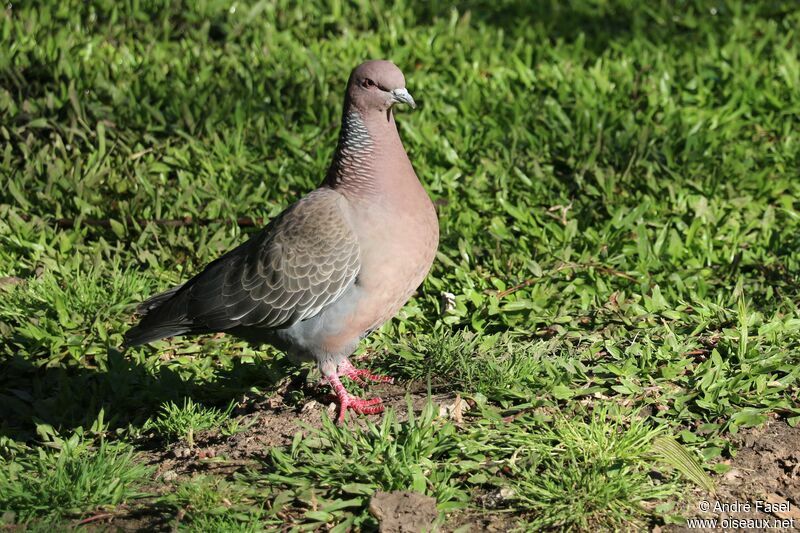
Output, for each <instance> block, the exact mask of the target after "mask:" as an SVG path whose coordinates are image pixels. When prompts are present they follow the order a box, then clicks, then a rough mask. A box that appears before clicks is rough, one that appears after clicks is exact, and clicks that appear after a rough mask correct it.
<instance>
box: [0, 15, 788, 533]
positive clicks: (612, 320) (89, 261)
mask: <svg viewBox="0 0 800 533" xmlns="http://www.w3.org/2000/svg"><path fill="white" fill-rule="evenodd" d="M798 26H800V9H798V7H797V5H796V3H795V2H793V1H789V0H786V1H781V0H774V1H763V2H743V1H736V0H724V1H719V2H715V3H713V5H711V3H708V2H705V1H702V0H683V1H680V2H677V3H675V2H668V1H666V0H664V1H658V2H650V3H647V4H646V5H645V4H643V3H641V2H634V1H632V0H574V1H572V2H569V3H562V2H556V1H551V0H543V1H541V2H536V3H535V4H534V5H532V6H530V5H528V4H527V3H525V2H516V1H512V0H500V1H494V2H485V1H482V0H471V1H469V2H466V3H454V2H421V1H415V0H403V1H401V2H399V3H395V2H392V3H387V2H383V1H382V0H381V1H371V2H367V1H361V0H353V1H347V2H343V1H340V0H332V1H323V0H312V1H310V2H303V3H290V2H286V1H284V0H276V1H274V2H250V1H248V2H235V3H234V2H221V1H217V0H207V1H203V2H198V3H182V2H178V1H176V0H153V1H146V2H137V1H130V2H122V3H120V2H111V1H106V0H96V1H92V2H78V1H74V2H66V3H64V2H40V3H20V2H16V3H12V4H9V6H6V7H4V8H3V10H2V11H0V179H2V182H3V183H4V184H6V186H5V187H2V188H0V277H16V278H19V279H18V280H11V281H12V283H6V282H0V405H2V406H4V407H3V411H2V414H1V415H0V457H2V459H1V460H2V461H4V463H3V466H4V469H3V470H2V471H1V472H0V475H2V476H4V477H3V478H2V483H3V484H4V485H2V486H3V487H7V490H0V494H2V496H0V498H6V499H4V500H0V501H2V503H3V505H2V508H0V511H3V512H5V510H6V509H10V510H11V511H13V513H12V514H6V515H3V512H0V516H3V520H4V521H6V522H26V523H29V524H40V525H41V524H50V523H51V521H54V522H52V523H53V524H60V523H61V522H59V521H65V520H72V519H74V518H76V517H81V516H84V515H88V514H89V513H93V512H95V511H96V509H97V508H98V507H103V506H112V507H113V506H115V505H117V504H119V503H120V502H123V501H128V500H129V499H131V498H134V495H136V494H138V493H139V492H142V491H149V493H150V494H151V496H150V497H149V498H148V499H146V500H138V499H137V500H136V501H137V502H140V503H139V504H137V505H141V506H143V507H144V509H145V514H146V513H147V512H152V513H153V514H154V515H159V514H163V513H167V514H168V515H169V517H168V518H169V520H171V521H172V522H173V523H174V524H176V525H177V526H178V527H181V528H189V529H191V528H195V529H198V530H203V529H206V530H208V529H220V528H224V529H230V528H233V527H234V526H235V527H240V528H243V530H248V528H251V529H254V530H258V529H269V527H270V526H274V525H275V524H279V523H281V522H284V521H285V522H290V523H292V524H294V525H297V526H298V527H309V528H313V527H319V526H320V524H321V523H328V524H329V525H331V526H337V527H339V529H340V530H343V529H346V528H347V527H349V526H358V527H371V526H374V525H375V524H374V518H372V517H371V516H370V515H369V513H368V512H367V500H368V494H369V491H371V490H374V489H376V488H384V489H390V488H391V489H397V488H406V489H409V490H410V489H414V490H419V491H421V492H425V493H427V494H430V495H433V496H435V497H436V498H437V501H438V504H439V509H440V510H441V512H442V516H441V518H440V519H441V520H442V521H446V520H447V519H448V516H451V514H450V513H451V511H452V510H453V509H455V508H456V507H458V508H465V509H466V511H465V512H474V513H478V514H495V515H499V516H502V517H505V518H507V519H508V520H510V521H511V523H512V524H516V525H518V526H520V527H535V528H539V527H549V528H555V529H559V528H570V527H574V528H583V529H594V528H596V527H610V528H626V527H633V526H638V525H642V524H658V523H661V522H664V521H671V520H673V518H674V517H672V513H673V512H674V509H676V508H677V507H675V502H676V501H677V500H678V499H679V498H680V494H681V491H683V490H685V489H686V488H687V486H688V485H687V484H688V483H689V481H688V480H689V479H694V480H695V482H699V481H698V478H697V476H696V475H692V474H691V469H688V470H687V468H683V469H681V467H680V465H681V464H683V463H681V461H680V460H678V459H675V460H673V461H672V463H671V464H667V463H665V462H664V460H663V456H664V455H667V456H669V457H674V456H670V455H669V454H665V453H661V454H659V453H657V450H658V446H655V447H654V444H653V443H654V442H657V439H658V438H659V437H660V438H664V437H670V436H674V437H675V439H676V440H677V441H678V442H679V443H680V445H682V446H683V447H685V448H687V449H688V450H689V451H690V453H691V454H692V457H693V458H694V459H697V460H700V461H702V464H703V466H704V467H705V468H706V469H707V470H722V469H724V465H721V464H717V465H713V461H714V460H715V459H717V458H720V457H725V456H727V455H728V454H730V453H731V449H730V444H729V443H728V441H727V437H728V436H729V435H730V433H732V432H736V431H738V430H739V428H742V427H749V426H753V425H758V424H760V423H762V422H763V421H764V420H766V418H767V417H769V416H776V417H779V418H782V419H785V420H787V421H788V422H789V423H791V424H797V423H799V422H800V408H798V377H800V314H799V313H798V311H797V309H798V303H800V279H798V277H799V276H798V273H799V272H800V237H798V236H799V235H800V201H798V198H800V180H798V179H797V169H798V168H800V138H798V131H800V119H798V117H800V91H798V90H797V88H798V87H800V60H799V59H798V57H800V41H799V40H798V33H797V29H796V28H797V27H798ZM375 57H384V58H389V59H392V60H393V61H394V62H395V63H397V64H398V65H399V66H400V67H401V68H402V69H403V70H404V72H405V74H406V79H407V84H408V89H409V91H410V92H411V93H412V94H413V95H414V98H415V99H416V100H417V102H418V103H419V104H420V105H419V108H418V109H417V110H416V111H414V112H406V111H401V112H399V113H398V125H399V128H400V131H401V136H402V137H403V140H404V144H405V146H406V148H407V151H408V152H409V155H410V157H411V160H412V162H413V163H414V166H415V168H416V170H417V173H418V175H419V176H420V178H421V179H422V181H423V183H424V184H425V186H426V188H427V190H428V191H429V192H430V194H431V196H432V197H433V198H434V200H435V201H436V203H437V208H438V211H439V218H440V223H441V236H442V237H441V245H440V248H439V254H438V257H437V261H436V263H435V265H434V267H433V270H432V272H431V274H430V276H429V277H428V279H427V280H426V281H425V283H424V285H423V286H422V288H421V289H420V291H419V292H418V294H417V295H416V297H415V298H414V299H413V300H412V301H411V302H410V303H409V304H408V305H407V306H406V307H405V308H404V309H403V311H402V312H401V313H400V316H399V317H398V318H397V319H395V320H394V321H392V322H391V323H390V324H388V325H386V326H384V327H383V328H382V329H381V330H380V331H377V332H375V333H374V334H373V335H372V336H371V337H370V338H369V340H367V341H365V342H364V343H362V351H363V352H364V353H367V354H370V355H372V358H371V359H370V361H371V362H370V363H369V364H370V365H371V366H372V367H373V368H375V369H377V370H381V371H384V372H386V373H389V374H391V375H394V376H397V377H399V378H402V379H404V380H411V381H421V382H425V381H426V380H427V379H428V377H431V378H432V380H433V382H434V383H447V384H450V385H451V388H452V390H453V392H458V393H460V394H461V396H462V397H464V398H465V399H466V400H467V401H468V402H470V405H471V406H472V408H471V409H470V410H469V411H468V412H467V413H466V414H465V415H464V421H463V423H457V422H456V421H454V420H449V419H446V418H440V417H438V416H437V411H436V410H435V409H433V410H432V411H429V412H425V413H422V414H420V415H418V416H417V417H416V418H414V419H413V420H412V421H401V420H399V419H398V418H396V417H395V416H394V415H391V414H387V417H386V418H385V419H384V420H383V421H382V422H380V423H377V424H374V425H373V424H368V425H367V427H366V428H364V429H360V430H354V431H353V433H347V432H344V431H342V430H340V429H338V428H335V427H333V426H330V425H326V426H325V427H323V428H322V429H321V430H319V432H317V433H315V436H314V437H313V438H310V439H308V440H300V441H295V443H294V444H293V445H292V446H290V447H287V448H285V449H282V448H273V449H271V450H269V451H268V454H267V456H266V458H265V459H263V458H259V459H258V460H257V462H258V464H257V465H250V466H249V467H248V470H247V471H246V472H245V471H240V472H238V473H236V474H224V475H223V474H217V473H206V477H205V478H203V479H201V480H196V479H187V478H185V477H181V478H180V479H179V480H177V481H176V484H175V485H174V486H172V485H159V487H161V488H162V489H164V490H165V491H166V492H167V493H170V494H171V493H173V492H174V494H175V496H174V498H177V499H172V500H170V499H168V498H167V499H164V498H165V496H157V495H155V492H157V491H156V489H153V484H154V483H158V482H157V481H156V480H154V479H152V476H149V475H145V474H143V473H142V472H143V471H142V470H140V467H139V466H138V465H139V464H141V461H140V460H137V459H136V455H129V450H131V449H137V448H142V449H139V450H138V451H139V452H143V453H145V452H147V451H148V450H146V449H144V444H142V442H143V440H142V439H141V438H140V436H141V435H142V434H143V433H144V432H146V431H148V430H150V429H155V430H157V433H158V434H159V435H160V436H161V437H162V440H163V441H164V442H166V441H169V440H174V439H186V438H188V437H189V435H190V434H191V435H192V436H194V434H195V432H196V431H199V430H200V429H202V428H208V429H214V428H216V429H217V430H219V429H220V428H221V429H223V430H224V429H225V428H228V429H229V431H228V433H232V432H234V431H236V426H235V424H237V423H238V422H237V419H233V418H232V415H231V413H230V412H227V411H225V409H226V407H227V406H229V405H232V403H231V402H233V401H239V400H241V399H242V398H243V397H245V396H246V397H248V398H263V397H265V396H268V395H270V394H271V393H272V392H273V391H274V390H275V388H276V387H277V386H278V384H279V382H280V380H281V379H283V378H284V377H285V376H286V375H287V374H292V375H295V374H296V373H297V372H299V371H298V370H297V369H295V368H294V367H292V366H291V365H290V364H288V363H287V362H286V360H285V358H283V356H281V355H280V354H277V353H276V352H275V351H274V350H272V349H263V350H262V349H258V348H256V347H251V346H247V345H246V344H244V343H241V342H237V341H236V340H234V339H231V338H228V337H223V338H210V337H203V338H193V339H182V340H174V341H160V342H158V343H156V344H155V345H154V347H141V348H136V349H134V350H129V351H128V352H126V353H124V354H123V353H121V352H120V351H119V345H120V344H121V341H122V334H123V333H124V331H125V330H126V328H127V327H129V326H130V324H131V314H132V310H133V306H132V304H133V303H135V302H137V301H139V300H141V299H143V298H145V297H147V296H149V295H150V294H152V293H154V292H156V291H158V290H160V289H164V288H166V287H168V286H170V285H171V284H174V283H177V282H179V281H181V280H185V279H187V278H188V277H189V276H190V275H191V274H193V273H195V272H197V271H198V269H200V268H201V267H202V266H203V265H204V264H206V263H207V262H209V261H210V260H212V259H213V258H215V257H216V256H217V255H219V254H220V253H222V252H224V251H226V250H228V249H230V248H232V247H233V246H235V245H236V244H238V243H240V242H242V241H243V240H244V239H245V238H246V236H247V235H246V234H247V233H249V232H250V231H252V229H251V228H249V227H239V226H238V225H237V224H235V223H234V222H235V221H236V220H237V219H238V218H240V217H251V218H253V219H258V220H267V219H269V218H270V217H272V216H274V215H276V214H277V213H279V212H280V211H281V210H282V209H283V208H284V207H285V206H286V205H288V204H289V203H291V202H293V201H295V200H296V199H297V198H299V197H300V196H301V195H302V194H304V193H305V192H307V191H309V190H311V189H312V188H313V187H314V186H316V185H317V184H318V183H319V182H320V180H321V179H322V177H323V175H324V173H325V171H326V169H327V165H328V164H329V160H330V157H331V153H332V151H333V148H334V145H335V141H336V135H337V128H338V121H339V114H340V111H341V109H340V106H341V99H342V91H343V88H344V84H345V82H346V78H347V75H348V73H349V70H350V69H351V68H352V67H353V66H355V65H356V64H358V63H359V62H361V61H362V60H364V59H367V58H375ZM151 221H158V222H157V223H149V222H151ZM165 221H167V222H165ZM168 221H180V222H181V223H180V224H175V223H173V222H168ZM20 280H21V283H15V282H13V281H20ZM444 293H450V294H451V295H452V298H447V297H444ZM448 300H449V301H448ZM298 395H302V393H301V392H299V391H293V392H291V393H290V395H289V397H290V398H293V400H292V401H294V400H297V396H298ZM184 401H186V402H187V403H186V404H184V403H183V402H184ZM189 401H191V402H192V403H191V406H193V407H190V404H189ZM165 406H169V407H165ZM99 416H102V417H101V418H99V420H100V422H99V423H98V417H99ZM209 424H210V425H209ZM93 426H94V428H95V429H94V433H92V430H90V429H88V428H91V427H93ZM89 433H91V434H92V437H91V438H86V440H85V442H87V443H89V444H87V445H86V447H85V449H84V448H81V450H82V451H81V452H80V453H78V452H74V453H72V452H69V453H67V452H65V451H64V450H63V449H58V448H53V446H52V443H53V442H55V441H54V440H53V439H54V438H59V439H61V441H62V442H69V441H70V439H71V438H72V436H74V435H79V436H80V437H79V438H80V439H84V437H83V436H82V435H86V434H89ZM654 439H655V440H654ZM81 442H84V440H81ZM601 444H602V446H601ZM662 451H663V450H662ZM365 456H368V457H375V458H376V462H375V463H374V464H371V463H370V464H366V463H365V462H363V461H359V460H358V458H359V457H365ZM317 466H318V468H316V467H317ZM315 468H316V469H315ZM652 470H657V471H658V472H660V473H661V476H660V477H658V478H657V479H656V477H652V476H648V475H647V474H648V473H649V472H651V471H652ZM680 472H683V473H684V475H681V474H680ZM290 474H291V475H290ZM114 480H119V481H118V482H117V483H118V484H116V485H114ZM658 480H661V481H658ZM248 485H254V486H257V487H259V490H260V492H259V493H258V494H254V493H252V492H248V491H246V490H245V488H246V486H248ZM113 487H124V488H123V489H119V488H113ZM181 487H183V488H181ZM187 487H194V488H187ZM219 487H223V488H222V489H221V488H219ZM225 487H227V488H225ZM312 487H315V488H314V489H313V491H312V489H311V488H312ZM112 488H113V490H112ZM115 491H122V492H115ZM192 491H194V492H192ZM225 491H229V492H231V494H232V495H233V496H230V497H228V496H226V497H225V500H226V501H228V502H229V503H230V505H229V504H228V503H225V502H223V501H222V499H215V498H216V497H217V495H216V493H225V494H227V492H225ZM309 491H311V492H309ZM7 494H10V495H13V498H14V500H13V502H11V500H10V499H8V498H11V496H6V495H7ZM496 495H505V496H502V497H500V496H496ZM101 496H102V497H101ZM234 496H235V497H234ZM495 496H496V497H495ZM489 501H491V502H493V503H492V505H489V504H488V503H487V502H489ZM37 502H50V503H47V507H46V506H45V503H41V504H40V503H37ZM204 502H205V503H204ZM208 502H211V503H208ZM215 502H216V503H215ZM51 504H52V505H51ZM51 508H52V509H55V511H53V512H51V511H50V510H48V509H51ZM109 508H110V507H109ZM231 509H232V510H231ZM181 513H183V514H181ZM179 515H181V516H183V517H184V518H183V519H182V520H177V517H178V516H179ZM248 516H249V518H248ZM31 527H34V526H33V525H31ZM54 527H55V526H54Z"/></svg>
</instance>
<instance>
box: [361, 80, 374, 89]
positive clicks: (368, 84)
mask: <svg viewBox="0 0 800 533" xmlns="http://www.w3.org/2000/svg"><path fill="white" fill-rule="evenodd" d="M361 85H362V86H363V87H375V86H376V85H375V82H374V81H372V80H371V79H369V78H364V81H362V82H361Z"/></svg>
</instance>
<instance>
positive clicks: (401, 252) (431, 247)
mask: <svg viewBox="0 0 800 533" xmlns="http://www.w3.org/2000/svg"><path fill="white" fill-rule="evenodd" d="M419 191H420V192H421V193H422V195H424V198H420V199H419V200H418V201H417V202H415V203H414V205H413V206H412V208H410V209H397V210H395V212H392V211H391V208H389V207H386V206H380V207H379V208H376V209H374V210H372V211H370V212H369V214H368V215H367V216H362V217H360V219H359V220H358V222H357V224H358V229H357V232H358V234H359V244H360V248H361V270H360V271H359V274H358V278H357V279H356V283H357V284H358V285H359V286H360V287H361V288H362V289H363V292H362V294H363V297H362V299H361V301H360V302H359V305H358V308H357V310H356V313H357V314H356V317H357V321H358V322H359V325H358V327H359V328H361V329H362V330H363V331H364V332H366V331H371V330H373V329H375V328H378V327H380V326H381V324H383V323H384V322H386V321H387V320H389V319H390V318H392V317H393V316H394V315H395V314H396V313H397V311H399V310H400V308H401V307H403V305H404V304H405V303H406V302H407V301H408V300H409V298H411V296H412V295H413V294H414V291H416V289H417V288H418V287H419V286H420V284H421V283H422V281H423V280H424V279H425V276H426V275H427V274H428V271H429V270H430V268H431V265H432V264H433V260H434V258H435V256H436V249H437V247H438V244H439V224H438V220H437V217H436V211H435V209H434V207H433V204H432V203H431V201H430V198H428V196H427V194H426V193H425V191H424V189H422V187H421V186H420V187H419ZM387 210H388V212H387ZM387 220H388V221H389V222H388V223H387Z"/></svg>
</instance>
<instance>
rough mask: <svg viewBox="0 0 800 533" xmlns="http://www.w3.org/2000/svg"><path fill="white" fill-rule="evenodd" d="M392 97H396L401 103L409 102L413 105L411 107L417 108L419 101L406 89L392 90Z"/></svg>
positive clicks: (396, 100)
mask: <svg viewBox="0 0 800 533" xmlns="http://www.w3.org/2000/svg"><path fill="white" fill-rule="evenodd" d="M392 98H394V101H395V102H398V103H401V104H408V105H410V106H411V109H416V108H417V103H416V102H415V101H414V98H413V97H412V96H411V93H409V92H408V91H407V90H406V89H404V88H403V89H394V90H393V91H392Z"/></svg>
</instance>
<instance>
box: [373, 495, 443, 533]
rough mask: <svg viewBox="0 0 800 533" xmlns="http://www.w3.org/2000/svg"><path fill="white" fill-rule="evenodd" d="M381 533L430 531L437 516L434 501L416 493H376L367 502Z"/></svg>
mask: <svg viewBox="0 0 800 533" xmlns="http://www.w3.org/2000/svg"><path fill="white" fill-rule="evenodd" d="M369 512H370V513H371V514H372V516H374V517H375V518H377V519H378V523H379V524H380V526H379V528H380V532H381V533H418V532H420V531H432V530H433V528H434V521H435V520H436V517H437V516H438V512H437V511H436V499H435V498H432V497H431V496H425V495H423V494H419V493H416V492H405V491H393V492H383V491H380V490H379V491H378V492H376V493H375V494H374V495H373V496H372V499H371V500H370V502H369Z"/></svg>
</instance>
